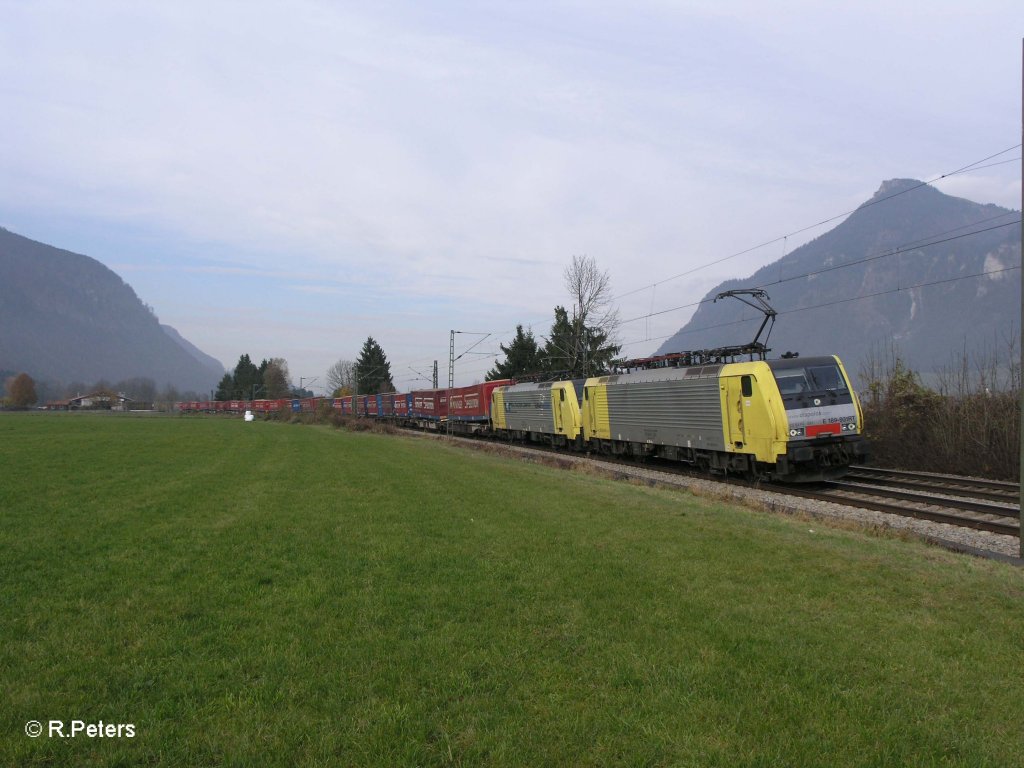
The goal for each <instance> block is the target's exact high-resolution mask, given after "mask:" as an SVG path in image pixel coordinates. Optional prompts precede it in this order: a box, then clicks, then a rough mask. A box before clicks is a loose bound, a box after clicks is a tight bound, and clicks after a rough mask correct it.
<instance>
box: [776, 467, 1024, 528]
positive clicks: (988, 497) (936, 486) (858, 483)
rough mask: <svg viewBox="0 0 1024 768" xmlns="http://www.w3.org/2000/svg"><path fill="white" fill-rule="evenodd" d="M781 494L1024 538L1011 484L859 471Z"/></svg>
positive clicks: (868, 469) (1016, 496)
mask: <svg viewBox="0 0 1024 768" xmlns="http://www.w3.org/2000/svg"><path fill="white" fill-rule="evenodd" d="M782 492H783V493H788V494H790V495H793V496H801V497H803V498H812V499H818V500H821V501H827V502H832V503H836V504H845V505H847V506H853V507H860V508H862V509H873V510H876V511H878V512H888V513H890V514H896V515H902V516H904V517H914V518H917V519H919V520H931V521H933V522H937V523H947V524H950V525H957V526H961V527H964V528H973V529H975V530H979V531H990V532H992V533H998V534H1002V535H1004V536H1019V535H1020V506H1019V503H1018V502H1019V493H1020V491H1019V487H1018V486H1017V485H1014V484H1012V483H1000V482H996V481H989V480H977V479H974V478H965V477H956V476H952V475H937V474H926V473H918V472H903V471H900V470H891V469H878V468H874V467H855V468H853V469H852V470H851V472H850V473H849V474H848V475H847V476H846V477H844V478H843V479H842V480H837V481H832V482H828V483H820V484H818V485H817V486H816V487H814V488H791V489H786V490H783V491H782Z"/></svg>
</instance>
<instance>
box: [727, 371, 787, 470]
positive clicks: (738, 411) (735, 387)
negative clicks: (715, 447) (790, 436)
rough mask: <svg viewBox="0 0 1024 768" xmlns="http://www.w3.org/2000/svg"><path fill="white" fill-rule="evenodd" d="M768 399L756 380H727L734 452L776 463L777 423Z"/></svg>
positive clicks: (729, 420) (736, 377)
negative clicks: (773, 444) (774, 442)
mask: <svg viewBox="0 0 1024 768" xmlns="http://www.w3.org/2000/svg"><path fill="white" fill-rule="evenodd" d="M765 397H766V393H765V392H764V391H763V389H762V388H761V387H760V386H759V383H758V381H757V377H756V376H753V375H751V374H744V375H743V376H729V377H728V378H727V379H726V401H725V410H726V413H727V414H728V425H729V435H728V437H729V445H730V446H731V447H732V448H733V450H736V451H743V453H753V454H755V455H756V456H757V458H758V460H759V461H773V460H774V457H773V455H772V440H773V439H774V436H775V420H774V418H773V417H772V414H771V411H770V409H769V408H768V403H767V401H766V400H765Z"/></svg>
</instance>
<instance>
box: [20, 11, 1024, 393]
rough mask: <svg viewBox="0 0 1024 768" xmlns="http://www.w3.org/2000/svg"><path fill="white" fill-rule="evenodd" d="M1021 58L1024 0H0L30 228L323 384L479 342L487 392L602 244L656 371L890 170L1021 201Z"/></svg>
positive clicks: (1016, 204) (425, 374) (475, 355)
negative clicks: (343, 373)
mask: <svg viewBox="0 0 1024 768" xmlns="http://www.w3.org/2000/svg"><path fill="white" fill-rule="evenodd" d="M1022 37H1024V5H1022V4H1021V3H1020V1H1019V0H1014V1H1012V2H1010V1H1007V2H1002V1H1001V0H978V1H977V2H975V3H972V4H970V5H969V6H968V4H965V3H963V2H945V1H944V0H938V1H936V2H929V3H927V4H924V3H918V2H902V3H901V2H892V0H888V1H887V2H873V1H872V0H868V1H867V2H829V3H821V2H790V1H787V0H783V1H782V2H772V3H764V2H760V1H758V2H748V1H746V0H743V1H737V2H728V0H723V1H721V2H696V1H691V0H681V1H679V2H673V1H671V0H631V1H630V2H601V1H600V0H595V1H594V2H533V1H532V0H522V1H519V2H497V3H491V2H465V3H461V2H447V1H445V0H438V1H437V2H423V1H422V0H420V1H419V2H378V3H352V2H312V1H309V0H292V1H291V2H288V3H282V2H260V1H259V0H250V1H249V2H229V1H227V0H221V1H220V2H215V3H209V2H191V1H189V0H175V2H155V1H154V2H146V3H139V2H135V1H132V0H126V1H124V2H109V1H107V0H77V1H75V2H50V1H48V0H33V2H24V1H23V0H0V103H2V105H3V109H2V116H0V226H3V227H5V228H7V229H9V230H11V231H13V232H17V233H18V234H21V235H25V236H26V237H30V238H32V239H35V240H39V241H42V242H45V243H48V244H50V245H54V246H57V247H60V248H64V249H67V250H70V251H74V252H76V253H83V254H86V255H88V256H91V257H93V258H95V259H97V260H99V261H100V262H102V263H104V264H105V265H107V266H108V267H110V268H111V269H113V270H114V271H115V272H117V273H118V274H119V275H120V276H121V277H122V278H123V279H124V280H125V281H126V282H128V283H129V284H130V285H131V286H132V287H133V288H134V289H135V291H136V293H137V294H138V295H139V297H140V299H142V301H144V302H146V303H147V304H149V305H151V306H152V307H153V308H154V310H155V312H156V314H157V315H158V316H159V318H160V320H161V322H164V323H167V324H169V325H172V326H174V327H175V328H176V329H177V330H178V331H179V332H180V333H181V334H182V335H183V336H185V337H186V338H187V339H189V340H190V341H192V342H193V343H194V344H196V345H197V346H198V347H200V348H201V349H202V350H204V351H205V352H207V353H209V354H211V355H213V356H215V357H216V358H218V359H219V360H220V361H221V362H223V363H224V364H225V366H226V367H228V368H231V367H233V366H234V364H235V363H236V362H237V361H238V358H239V356H240V355H242V354H249V355H250V356H251V357H252V358H253V359H256V360H259V359H262V358H270V357H283V358H285V359H286V360H287V361H288V363H289V368H290V371H291V374H292V377H293V379H294V380H295V383H296V384H298V383H299V381H300V378H301V379H302V382H303V383H304V384H305V385H306V386H308V387H310V388H311V389H313V390H314V391H316V392H317V393H318V394H319V393H321V392H322V390H323V386H324V382H325V379H326V371H327V369H328V368H329V367H330V366H331V365H332V364H333V363H334V362H336V361H337V360H339V359H349V360H351V359H355V358H356V357H357V355H358V353H359V349H360V347H361V346H362V344H363V342H364V341H365V340H366V338H367V337H368V336H372V337H373V338H375V339H376V340H377V341H378V342H379V343H380V344H381V346H382V347H383V349H384V351H385V353H386V354H387V356H388V359H389V361H390V363H391V370H392V376H393V379H394V381H395V383H396V385H397V386H398V387H399V388H400V389H408V388H416V387H422V386H424V385H426V384H427V381H426V380H427V379H429V377H430V375H431V369H432V366H433V361H435V360H436V361H438V368H439V371H440V379H441V383H442V386H444V385H445V384H446V382H447V375H448V358H449V340H450V335H449V334H450V331H451V330H458V331H460V332H461V333H459V334H458V335H457V336H456V342H455V349H456V354H460V355H462V356H461V357H460V358H459V359H458V361H457V362H456V365H455V382H456V384H457V385H462V384H469V383H473V382H475V381H479V380H482V378H483V376H484V374H485V373H486V371H487V370H488V368H490V367H492V366H493V364H494V361H495V358H496V357H501V354H500V351H499V346H498V345H499V344H500V343H503V342H504V343H507V342H508V341H509V340H510V338H511V337H512V336H513V335H514V332H515V327H516V325H517V324H520V323H521V324H523V325H524V326H526V327H528V328H531V329H532V330H533V332H534V334H535V335H536V336H537V337H539V338H541V339H542V338H543V337H544V336H546V335H547V333H548V331H549V329H550V326H551V322H552V320H553V309H554V307H555V306H556V305H558V304H567V303H569V297H568V295H567V293H566V290H565V286H564V284H563V271H564V269H565V267H566V266H567V265H568V264H569V262H570V261H571V259H572V257H573V256H576V255H581V256H586V257H589V258H592V259H593V260H594V261H595V263H596V264H597V266H598V267H599V268H600V269H602V270H606V271H607V272H608V274H609V276H610V278H611V283H612V289H613V293H614V294H615V296H616V302H617V304H618V307H619V311H620V316H621V318H622V319H623V320H627V321H631V322H626V323H624V324H623V325H622V327H621V329H620V331H619V339H620V341H621V342H622V344H623V353H624V354H625V355H627V356H630V357H642V356H644V355H649V354H652V353H653V352H654V350H655V349H656V348H657V347H658V346H659V345H660V343H661V342H662V341H663V340H664V339H665V338H667V337H668V336H671V335H672V334H673V333H674V332H675V331H676V330H678V329H679V328H680V327H681V326H682V325H684V324H685V322H686V321H687V320H688V319H689V317H690V315H691V314H692V312H693V307H692V306H690V307H689V308H685V307H686V305H691V304H692V303H693V302H695V301H698V300H700V299H701V298H702V297H703V296H704V295H705V294H706V293H707V292H708V291H709V290H710V289H712V288H713V287H714V286H715V285H717V284H718V283H719V282H721V281H722V280H724V279H728V278H737V277H740V278H742V277H745V276H748V275H750V274H752V273H753V272H754V271H755V270H756V269H758V268H759V267H761V266H763V265H764V264H768V263H771V262H773V261H776V260H777V259H779V258H781V257H782V256H783V255H785V253H786V252H787V251H789V250H792V249H793V248H795V247H798V246H799V245H800V244H802V243H803V242H806V241H808V240H810V239H812V238H814V237H817V236H818V235H820V234H823V232H824V231H827V229H829V228H831V227H834V226H835V225H836V224H837V223H838V221H835V220H833V221H832V222H831V223H829V224H828V225H825V226H824V227H818V228H810V229H805V228H807V227H809V226H810V225H813V224H815V223H817V222H821V221H823V220H825V219H831V218H832V217H835V216H837V215H840V214H844V213H847V212H849V211H851V210H852V209H854V208H855V207H856V206H858V205H859V204H861V203H863V202H864V201H866V200H867V199H869V198H870V197H871V196H872V195H873V194H874V192H875V191H876V190H877V189H878V187H879V186H880V185H881V183H882V181H884V180H886V179H891V178H914V179H920V180H923V181H930V180H932V179H939V177H941V176H942V175H944V174H950V173H951V172H953V171H956V170H958V169H961V168H963V167H965V166H968V165H972V164H975V163H977V165H976V166H975V167H974V168H973V169H972V170H971V171H970V172H965V173H959V174H955V175H952V176H950V177H949V178H946V179H941V180H939V181H936V183H935V185H934V186H935V187H936V188H938V189H939V190H940V191H942V192H945V193H947V194H951V195H956V196H959V197H966V198H969V199H971V200H975V201H976V202H981V203H996V204H998V205H1002V206H1006V207H1010V208H1015V209H1019V208H1020V207H1021V166H1020V160H1019V158H1020V150H1019V149H1015V150H1014V149H1013V148H1014V147H1016V146H1017V145H1019V144H1020V142H1021V70H1022V63H1021V62H1022ZM985 158H992V159H991V160H988V161H987V162H979V161H981V160H983V159H985ZM797 233H798V234H797ZM761 243H768V245H765V246H764V247H762V248H753V246H757V245H758V244H761ZM734 254H740V255H735V256H734ZM729 256H733V258H726V257H729ZM712 262H718V263H716V264H714V265H713V266H705V265H708V264H710V263H712ZM675 307H684V308H683V309H679V310H675V311H670V312H665V311H664V310H668V309H672V308H675ZM779 309H783V308H779ZM652 313H657V314H654V316H651V317H647V316H648V315H651V314H652ZM634 318H638V319H634ZM474 345H475V346H474ZM470 347H473V348H472V349H470ZM467 350H468V351H467ZM464 352H465V353H466V354H462V353H464Z"/></svg>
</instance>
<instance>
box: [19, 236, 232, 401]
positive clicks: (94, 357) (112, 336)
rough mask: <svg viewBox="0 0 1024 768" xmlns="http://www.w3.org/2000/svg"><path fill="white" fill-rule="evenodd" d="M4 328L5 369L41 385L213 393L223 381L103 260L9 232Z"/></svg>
mask: <svg viewBox="0 0 1024 768" xmlns="http://www.w3.org/2000/svg"><path fill="white" fill-rule="evenodd" d="M0 328H2V332H0V369H4V370H16V371H25V372H26V373H28V374H29V375H31V376H32V377H33V378H35V379H37V380H39V381H52V382H72V381H85V382H94V381H99V380H101V379H103V380H108V381H118V380H126V379H132V378H148V379H152V380H153V382H154V383H155V384H156V385H157V386H158V387H166V386H173V387H175V388H177V389H179V390H182V391H193V392H209V391H210V390H211V389H212V388H213V387H214V386H216V383H217V381H218V380H219V378H220V377H221V376H223V374H224V366H223V365H221V364H220V362H219V361H217V360H215V359H214V358H212V357H210V356H209V355H206V354H205V353H203V352H202V351H200V350H199V349H198V348H196V347H195V346H194V345H193V344H191V343H190V342H188V341H186V340H185V339H184V338H182V337H181V335H180V334H179V333H178V332H177V331H175V330H174V329H173V328H171V327H170V326H163V325H161V324H160V322H159V320H158V319H157V318H156V315H155V314H154V313H153V311H152V309H151V308H149V307H148V306H147V305H145V304H143V302H142V301H141V300H140V299H139V297H138V296H137V295H136V294H135V291H134V290H133V289H132V288H131V286H130V285H128V283H126V282H125V281H124V280H122V279H121V278H120V277H119V276H118V275H117V274H116V273H115V272H113V271H112V270H111V269H109V268H108V267H106V266H104V265H103V264H101V263H100V262H99V261H97V260H96V259H93V258H91V257H89V256H83V255H82V254H77V253H72V252H71V251H66V250H63V249H60V248H55V247H53V246H50V245H46V244H45V243H40V242H37V241H35V240H31V239H29V238H27V237H23V236H22V235H18V234H16V233H14V232H11V231H9V230H7V229H3V228H0Z"/></svg>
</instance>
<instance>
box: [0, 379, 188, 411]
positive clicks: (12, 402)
mask: <svg viewBox="0 0 1024 768" xmlns="http://www.w3.org/2000/svg"><path fill="white" fill-rule="evenodd" d="M0 378H2V379H3V380H4V390H5V394H6V396H5V397H4V399H3V400H4V406H5V407H8V408H30V407H32V406H34V405H37V404H45V403H49V402H51V401H54V402H55V401H61V400H68V399H70V398H73V397H76V396H78V395H84V394H91V393H106V394H108V395H111V396H116V395H117V394H124V395H126V396H127V397H129V398H130V399H131V401H132V403H133V407H140V408H148V407H153V408H155V409H157V410H170V409H171V408H172V407H173V404H174V403H176V402H178V401H179V400H199V399H202V398H201V397H200V395H199V394H197V393H195V392H189V391H187V392H182V391H180V390H179V389H177V387H173V386H170V385H168V386H165V387H163V388H160V387H158V386H157V384H156V382H155V381H153V380H152V379H150V378H146V377H142V376H136V377H132V378H128V379H120V380H119V381H110V380H108V379H99V380H98V381H92V382H86V381H73V382H71V383H63V382H55V381H49V380H42V381H36V380H35V379H33V378H32V376H30V375H29V374H28V373H24V372H22V373H18V374H15V373H13V372H10V371H5V372H3V373H0Z"/></svg>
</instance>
